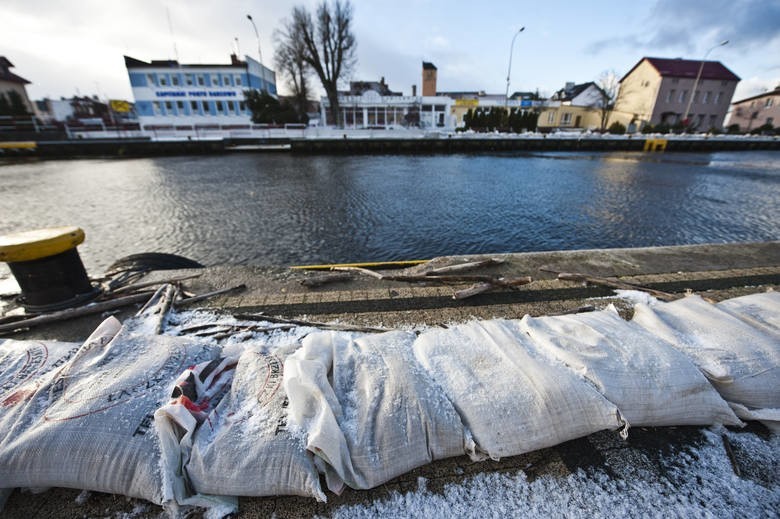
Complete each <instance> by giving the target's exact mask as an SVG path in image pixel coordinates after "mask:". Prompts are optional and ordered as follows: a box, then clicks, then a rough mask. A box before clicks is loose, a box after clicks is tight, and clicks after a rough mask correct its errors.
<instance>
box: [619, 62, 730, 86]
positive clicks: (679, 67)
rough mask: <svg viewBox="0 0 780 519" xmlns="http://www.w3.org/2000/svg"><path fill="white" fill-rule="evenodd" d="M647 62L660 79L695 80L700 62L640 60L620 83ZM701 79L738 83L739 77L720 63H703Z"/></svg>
mask: <svg viewBox="0 0 780 519" xmlns="http://www.w3.org/2000/svg"><path fill="white" fill-rule="evenodd" d="M645 60H647V62H648V63H650V65H652V66H653V68H655V69H656V70H657V71H658V73H659V74H660V75H661V76H662V77H681V78H690V79H695V78H696V75H697V74H698V73H699V67H700V66H701V64H702V61H701V60H693V59H682V58H674V59H672V58H648V57H645V58H642V59H640V60H639V62H637V64H636V65H634V66H633V68H632V69H631V70H629V71H628V73H627V74H626V75H625V76H623V77H622V78H621V79H620V82H621V83H622V82H623V80H624V79H626V78H627V77H628V76H629V75H630V74H631V73H632V72H633V71H634V69H636V68H637V67H638V66H639V65H640V64H641V63H642V62H643V61H645ZM701 79H722V80H727V81H739V80H740V77H739V76H737V75H736V74H734V73H733V72H732V71H730V70H729V69H728V68H726V66H725V65H723V63H721V62H720V61H705V62H704V66H703V67H702V69H701Z"/></svg>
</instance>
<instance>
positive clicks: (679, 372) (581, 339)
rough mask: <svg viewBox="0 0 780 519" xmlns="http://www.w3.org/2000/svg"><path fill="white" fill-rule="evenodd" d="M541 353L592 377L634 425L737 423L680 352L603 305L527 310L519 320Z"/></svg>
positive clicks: (715, 392) (522, 328)
mask: <svg viewBox="0 0 780 519" xmlns="http://www.w3.org/2000/svg"><path fill="white" fill-rule="evenodd" d="M517 327H518V329H519V330H520V331H521V332H525V333H527V334H528V336H529V337H530V338H531V340H532V342H533V344H534V346H535V347H536V348H537V349H538V350H539V352H540V353H542V354H545V355H548V356H549V357H550V358H552V359H555V360H558V361H560V362H563V363H564V364H566V365H567V366H569V367H570V368H571V369H573V370H574V371H575V372H576V373H579V374H580V375H582V376H584V377H585V378H586V379H587V380H589V381H590V382H592V383H593V384H594V385H595V386H596V387H597V388H598V390H599V392H600V393H601V394H602V395H604V396H605V397H606V398H607V400H609V401H610V402H612V403H613V404H615V405H616V406H617V407H618V409H620V412H621V414H622V415H623V416H624V417H625V418H626V420H628V423H630V424H631V425H632V426H664V425H712V424H716V423H720V424H725V425H740V424H741V422H740V420H739V419H738V418H737V417H736V416H735V415H734V412H733V411H732V410H731V408H729V406H728V404H727V403H726V402H725V401H724V400H723V399H722V398H721V397H720V395H719V394H718V392H717V391H715V389H714V388H713V387H712V385H711V384H710V383H709V382H708V381H707V379H706V378H705V377H704V376H703V375H702V374H701V372H700V371H699V370H698V368H697V367H696V365H695V364H693V362H692V361H691V360H690V359H689V358H688V357H687V356H686V355H685V354H683V353H681V352H679V351H678V350H676V349H675V348H674V347H673V346H672V345H671V344H669V343H667V342H666V341H664V340H663V339H660V338H659V337H657V336H655V335H652V334H650V333H648V332H647V331H646V330H645V329H644V328H642V327H640V326H637V325H636V324H632V323H629V322H627V321H625V320H623V319H622V318H621V317H620V315H618V313H617V310H616V309H615V307H614V306H612V305H609V306H608V307H607V309H606V310H603V311H600V312H589V313H581V314H575V315H560V316H551V317H536V318H532V317H530V316H525V317H524V318H523V319H522V321H520V323H519V324H518V325H517Z"/></svg>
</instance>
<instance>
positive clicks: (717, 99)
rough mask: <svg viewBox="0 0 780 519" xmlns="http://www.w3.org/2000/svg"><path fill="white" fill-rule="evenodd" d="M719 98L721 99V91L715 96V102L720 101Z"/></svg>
mask: <svg viewBox="0 0 780 519" xmlns="http://www.w3.org/2000/svg"><path fill="white" fill-rule="evenodd" d="M721 99H723V92H718V95H716V96H715V104H718V103H720V100H721Z"/></svg>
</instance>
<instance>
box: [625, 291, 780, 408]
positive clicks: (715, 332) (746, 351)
mask: <svg viewBox="0 0 780 519" xmlns="http://www.w3.org/2000/svg"><path fill="white" fill-rule="evenodd" d="M632 321H633V322H634V323H636V324H638V325H640V326H642V327H644V328H645V329H646V330H648V331H649V332H650V333H653V334H654V335H657V336H659V337H661V338H662V339H665V340H667V341H669V342H670V343H671V344H672V345H673V346H674V347H675V348H677V349H678V350H680V351H682V352H683V353H685V354H686V355H688V356H689V357H690V358H691V359H692V360H693V361H694V363H695V364H696V365H697V366H698V367H699V369H700V370H702V372H703V373H704V375H705V376H706V377H707V378H708V379H709V380H710V381H711V382H712V384H713V385H714V386H715V389H717V390H718V392H719V393H720V394H721V396H722V397H723V398H724V399H725V400H726V401H728V402H730V403H731V402H733V403H735V404H740V405H742V406H745V407H746V408H747V409H778V408H780V340H778V338H777V336H775V335H771V334H768V333H765V332H764V331H763V330H761V329H759V328H755V327H753V326H750V325H749V324H747V323H745V322H744V321H742V320H741V319H739V318H737V317H735V316H734V315H732V314H731V313H729V312H726V311H725V310H722V309H720V308H718V307H717V306H716V305H714V304H711V303H708V302H706V301H704V300H703V299H702V298H701V297H699V296H696V295H692V296H688V297H685V298H683V299H679V300H677V301H673V302H671V303H657V304H655V305H653V306H652V307H651V306H648V305H644V304H639V305H637V306H636V307H635V309H634V317H633V319H632Z"/></svg>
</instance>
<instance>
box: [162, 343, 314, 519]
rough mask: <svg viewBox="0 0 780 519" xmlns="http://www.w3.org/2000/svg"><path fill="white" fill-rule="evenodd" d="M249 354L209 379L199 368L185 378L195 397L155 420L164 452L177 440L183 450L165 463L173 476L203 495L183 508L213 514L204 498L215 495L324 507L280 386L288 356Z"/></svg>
mask: <svg viewBox="0 0 780 519" xmlns="http://www.w3.org/2000/svg"><path fill="white" fill-rule="evenodd" d="M244 347H245V351H244V352H243V353H242V354H241V356H240V357H239V358H238V360H237V362H236V361H235V360H232V361H231V360H230V359H223V360H222V362H221V363H220V364H219V365H218V366H215V367H214V369H211V370H207V371H208V372H206V371H205V370H203V369H201V367H196V368H194V369H193V370H191V371H190V372H189V374H190V375H192V376H191V377H190V375H187V374H186V375H185V377H184V378H180V380H182V381H183V382H185V383H186V386H185V385H184V384H180V386H179V387H189V388H190V390H189V391H188V390H186V389H184V390H182V391H179V393H180V394H179V395H178V396H177V398H176V399H175V400H174V401H172V402H171V403H170V404H168V405H166V406H164V407H162V408H161V409H159V410H158V411H157V413H156V414H155V421H156V424H157V426H158V431H159V432H160V434H161V435H163V436H161V440H162V442H163V446H164V450H166V445H168V446H172V445H174V444H172V443H169V442H170V439H171V438H173V437H175V438H176V443H175V448H176V449H180V450H181V456H180V457H173V458H171V457H169V456H167V455H166V458H167V459H169V460H172V461H173V462H174V463H173V465H172V466H171V467H170V469H171V470H176V467H177V466H181V467H183V471H182V474H181V476H182V478H183V479H184V480H185V481H186V487H187V488H189V489H190V491H191V492H192V493H195V494H200V496H198V497H197V498H195V499H190V496H179V497H178V500H179V501H180V503H182V504H198V505H201V506H209V503H208V502H204V501H203V500H202V496H203V495H206V494H211V495H223V496H275V495H299V496H308V497H314V498H316V499H317V500H319V501H325V494H324V493H323V492H322V489H321V488H320V484H319V474H318V473H317V469H316V467H315V466H314V459H313V456H312V454H311V453H309V452H308V451H307V450H306V446H305V445H304V442H303V435H302V433H301V432H300V431H298V430H297V429H296V428H295V427H294V426H292V425H290V424H289V423H288V419H287V409H288V400H287V396H286V394H285V392H284V388H283V387H282V380H283V377H284V368H283V366H284V360H285V358H286V357H287V355H288V354H289V352H288V351H286V350H283V349H280V350H278V351H276V352H274V353H272V354H267V353H263V350H264V347H265V346H264V345H262V344H255V343H252V342H247V343H244ZM231 362H232V365H231ZM207 368H208V366H207ZM229 370H230V373H229V372H228V371H229ZM215 375H216V377H215ZM228 377H229V379H228ZM216 378H218V379H216ZM187 379H190V380H191V381H192V382H191V383H188V382H187ZM222 388H225V391H224V392H225V395H224V397H222V396H221V395H220V393H222V392H223V389H222ZM206 408H209V411H208V413H207V414H205V415H204V414H203V413H204V412H205V410H206Z"/></svg>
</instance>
